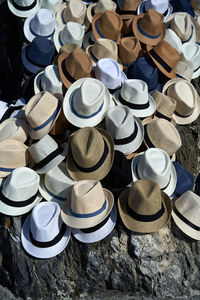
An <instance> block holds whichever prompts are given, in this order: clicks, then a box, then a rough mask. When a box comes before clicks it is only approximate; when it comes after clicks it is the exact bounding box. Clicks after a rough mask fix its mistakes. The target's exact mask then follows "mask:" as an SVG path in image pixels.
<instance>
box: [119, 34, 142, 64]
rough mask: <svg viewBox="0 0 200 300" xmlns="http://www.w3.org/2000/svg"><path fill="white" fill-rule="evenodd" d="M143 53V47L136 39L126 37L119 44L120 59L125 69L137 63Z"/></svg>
mask: <svg viewBox="0 0 200 300" xmlns="http://www.w3.org/2000/svg"><path fill="white" fill-rule="evenodd" d="M140 52H141V45H140V42H139V40H138V39H137V38H136V37H133V36H129V37H124V38H122V39H121V40H120V43H119V57H120V59H121V61H122V64H123V66H124V67H129V66H130V65H131V64H132V63H134V62H135V61H136V59H137V58H138V56H139V54H140Z"/></svg>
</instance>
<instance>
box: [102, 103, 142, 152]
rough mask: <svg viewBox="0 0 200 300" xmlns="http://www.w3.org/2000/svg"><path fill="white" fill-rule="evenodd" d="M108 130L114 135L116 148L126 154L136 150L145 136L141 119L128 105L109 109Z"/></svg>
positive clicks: (107, 117)
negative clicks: (135, 115)
mask: <svg viewBox="0 0 200 300" xmlns="http://www.w3.org/2000/svg"><path fill="white" fill-rule="evenodd" d="M106 130H107V131H108V132H109V133H110V134H111V136H112V137H113V140H114V144H115V150H118V151H121V152H123V153H124V154H125V155H128V154H130V153H133V152H135V151H136V150H137V149H138V148H139V147H140V145H141V143H142V141H143V138H144V128H143V125H142V122H141V120H140V119H139V118H137V117H134V116H133V114H132V112H131V110H130V109H129V108H128V107H127V106H114V107H111V108H110V109H109V110H108V111H107V114H106Z"/></svg>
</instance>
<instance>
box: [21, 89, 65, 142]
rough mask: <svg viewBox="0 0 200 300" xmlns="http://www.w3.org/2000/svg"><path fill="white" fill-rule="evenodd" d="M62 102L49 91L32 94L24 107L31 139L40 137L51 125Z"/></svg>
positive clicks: (47, 131)
mask: <svg viewBox="0 0 200 300" xmlns="http://www.w3.org/2000/svg"><path fill="white" fill-rule="evenodd" d="M61 106H62V102H61V101H60V99H59V98H58V97H56V96H54V95H52V94H50V93H49V92H40V93H38V94H36V95H34V96H33V97H32V98H31V99H30V100H29V102H28V103H27V105H26V107H25V116H26V119H27V122H28V131H29V134H30V136H31V138H32V139H40V138H42V137H43V136H44V135H46V134H47V133H49V131H50V130H51V128H52V127H53V125H54V123H55V121H56V119H57V118H58V115H59V113H60V111H61Z"/></svg>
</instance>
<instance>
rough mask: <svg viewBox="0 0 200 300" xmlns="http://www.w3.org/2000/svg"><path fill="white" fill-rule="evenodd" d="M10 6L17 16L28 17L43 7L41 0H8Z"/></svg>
mask: <svg viewBox="0 0 200 300" xmlns="http://www.w3.org/2000/svg"><path fill="white" fill-rule="evenodd" d="M7 3H8V8H9V9H10V11H11V12H12V13H13V14H14V15H16V16H17V17H21V18H27V17H28V16H30V15H32V14H34V13H36V11H37V10H38V9H40V7H41V3H40V0H7Z"/></svg>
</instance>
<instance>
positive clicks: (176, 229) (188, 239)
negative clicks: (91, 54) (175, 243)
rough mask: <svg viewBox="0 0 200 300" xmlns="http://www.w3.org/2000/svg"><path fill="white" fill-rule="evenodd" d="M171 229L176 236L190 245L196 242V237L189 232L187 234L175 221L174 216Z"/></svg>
mask: <svg viewBox="0 0 200 300" xmlns="http://www.w3.org/2000/svg"><path fill="white" fill-rule="evenodd" d="M170 223H171V224H170V231H171V234H172V236H173V237H175V238H176V239H177V240H179V241H180V240H181V241H183V242H186V243H187V244H189V245H192V244H193V243H195V242H196V240H195V239H193V238H191V237H189V236H188V235H187V234H185V233H184V232H183V231H182V230H181V229H180V228H179V227H178V226H177V225H176V223H175V222H174V220H173V218H171V222H170Z"/></svg>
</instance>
